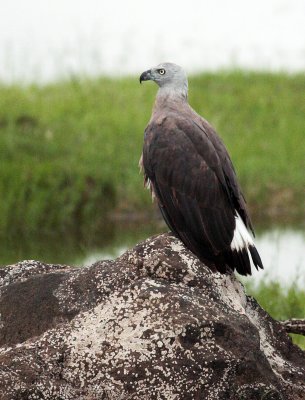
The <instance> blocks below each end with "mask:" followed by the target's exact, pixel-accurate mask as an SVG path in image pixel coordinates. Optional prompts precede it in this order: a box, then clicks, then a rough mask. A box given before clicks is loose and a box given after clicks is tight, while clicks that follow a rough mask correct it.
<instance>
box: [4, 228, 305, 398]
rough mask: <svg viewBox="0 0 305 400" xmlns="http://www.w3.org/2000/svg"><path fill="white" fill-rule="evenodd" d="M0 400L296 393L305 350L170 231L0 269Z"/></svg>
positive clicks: (304, 377) (301, 388)
mask: <svg viewBox="0 0 305 400" xmlns="http://www.w3.org/2000/svg"><path fill="white" fill-rule="evenodd" d="M0 285H1V286H0V288H1V292H0V313H1V318H0V342H1V348H0V398H1V399H3V400H12V399H58V400H60V399H61V400H70V399H71V400H72V399H73V400H75V399H84V400H85V399H86V400H89V399H114V400H116V399H167V400H171V399H173V400H174V399H175V400H176V399H185V400H187V399H205V400H212V399H213V400H214V399H220V400H221V399H226V400H227V399H232V400H233V399H234V400H236V399H264V400H276V399H279V400H280V399H288V400H290V399H294V400H301V399H304V398H305V396H304V393H305V366H304V352H302V351H301V350H300V349H299V348H297V347H296V346H294V345H293V344H292V342H291V340H290V338H289V337H288V336H287V335H286V332H285V331H284V328H283V327H282V326H281V324H279V323H278V322H276V321H274V320H273V319H272V318H271V317H270V316H269V315H268V314H267V313H266V312H265V311H264V310H262V309H261V308H260V306H259V305H258V304H257V303H256V301H255V300H254V299H252V298H250V297H248V296H246V295H245V293H244V290H243V287H242V285H241V283H240V282H239V281H238V280H237V279H236V278H235V276H234V275H233V274H232V275H221V274H219V273H213V272H211V271H210V270H209V269H208V268H207V267H206V266H205V265H203V264H202V263H201V262H200V261H199V260H198V259H197V258H196V257H194V256H193V255H192V253H190V252H189V251H188V250H187V249H186V248H185V247H184V246H183V245H182V244H181V242H180V241H179V240H178V239H176V238H175V237H174V236H172V235H170V234H163V235H159V236H156V237H153V238H150V239H148V240H146V241H144V242H143V243H140V244H139V245H137V246H136V247H135V248H134V249H132V250H129V251H127V252H126V253H125V254H123V255H122V256H121V257H119V258H118V259H116V260H114V261H101V262H97V263H95V264H93V265H91V266H88V267H84V268H72V267H67V266H59V265H47V264H43V263H39V262H33V261H28V262H27V261H24V262H22V263H18V264H16V265H14V266H8V267H5V268H3V269H2V270H0Z"/></svg>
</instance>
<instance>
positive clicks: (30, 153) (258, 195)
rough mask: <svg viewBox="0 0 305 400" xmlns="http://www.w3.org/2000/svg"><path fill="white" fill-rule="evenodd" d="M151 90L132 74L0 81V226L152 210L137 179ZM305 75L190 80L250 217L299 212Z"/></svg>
mask: <svg viewBox="0 0 305 400" xmlns="http://www.w3.org/2000/svg"><path fill="white" fill-rule="evenodd" d="M155 93H156V87H155V86H154V85H150V84H147V85H146V87H145V88H143V87H140V86H139V85H138V82H137V79H136V78H134V79H132V78H125V79H120V80H113V79H106V78H100V79H73V80H70V81H66V82H58V83H53V84H49V85H45V86H35V85H31V86H17V85H12V86H10V85H9V86H6V85H1V86H0V132H1V135H0V148H1V155H2V156H1V174H0V188H1V189H0V190H1V203H0V217H1V219H0V232H1V233H2V234H5V235H13V234H16V233H17V234H18V235H19V234H27V235H28V234H35V233H38V234H41V233H47V232H50V231H56V232H61V233H65V232H71V230H72V231H78V232H79V233H82V232H84V231H86V232H88V230H90V231H91V232H93V233H94V232H97V231H99V230H100V228H101V226H102V225H103V224H104V222H105V218H109V217H114V216H126V218H127V219H128V218H129V217H130V216H131V215H133V214H134V212H135V211H136V212H139V211H143V212H147V210H148V209H149V210H150V209H151V208H152V205H151V200H150V197H149V195H148V193H147V192H145V191H144V190H143V183H142V178H141V177H139V170H138V161H139V157H140V154H141V148H142V142H143V130H144V128H145V126H146V124H147V121H148V120H149V117H150V112H151V108H152V104H153V100H154V96H155ZM304 93H305V76H304V75H302V74H300V75H285V74H270V73H245V72H241V71H238V72H231V73H217V74H212V73H210V74H202V75H198V76H194V77H191V78H190V103H191V104H192V106H193V107H194V108H195V109H196V111H197V112H199V113H200V114H201V115H204V116H205V117H206V118H207V119H208V120H209V121H210V122H211V123H212V124H213V125H214V126H215V127H216V129H217V131H218V132H220V134H221V136H222V138H223V140H224V142H225V144H226V146H227V147H228V150H229V153H230V154H231V157H232V159H233V162H234V165H235V167H236V170H237V173H238V176H239V179H240V182H241V185H242V188H243V190H244V192H245V194H246V197H247V200H248V203H249V206H250V208H251V209H252V213H255V216H256V219H261V220H263V219H266V218H269V219H270V218H275V219H277V221H281V222H286V221H297V220H298V219H299V218H300V216H301V215H304V208H305V204H304V202H303V201H302V196H303V190H304V187H305V175H304V148H303V146H301V145H300V144H301V143H302V142H303V143H304V114H305V103H304Z"/></svg>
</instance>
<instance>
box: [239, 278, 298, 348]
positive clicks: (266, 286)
mask: <svg viewBox="0 0 305 400" xmlns="http://www.w3.org/2000/svg"><path fill="white" fill-rule="evenodd" d="M246 288H247V293H248V294H250V295H252V296H253V297H254V298H255V299H256V300H257V301H258V303H259V304H260V305H261V307H262V308H263V309H264V310H266V311H267V312H268V313H269V314H270V315H271V316H272V317H273V318H274V319H276V320H278V321H280V320H282V321H284V320H287V319H291V318H300V319H304V318H305V290H304V289H301V288H300V287H299V286H298V285H296V284H294V283H293V284H291V285H290V286H289V287H283V286H282V285H281V284H280V283H279V282H272V281H270V280H267V281H266V282H264V281H262V282H260V284H259V285H258V286H255V285H251V284H249V283H246ZM290 336H291V337H292V340H293V342H294V343H295V344H297V345H299V346H300V347H301V348H302V349H304V350H305V337H304V336H301V335H295V334H291V335H290Z"/></svg>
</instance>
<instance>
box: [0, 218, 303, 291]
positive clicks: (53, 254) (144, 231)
mask: <svg viewBox="0 0 305 400" xmlns="http://www.w3.org/2000/svg"><path fill="white" fill-rule="evenodd" d="M166 231H167V228H166V227H165V225H164V224H163V223H161V222H160V223H157V224H156V223H153V224H151V225H148V224H144V223H143V224H141V223H140V224H137V225H130V226H128V227H125V228H124V229H122V228H121V227H120V226H115V225H111V226H105V229H104V231H103V232H101V233H100V234H99V235H97V236H95V237H94V238H86V240H85V239H84V238H83V239H80V238H78V237H74V236H73V235H72V234H71V235H65V237H60V236H58V237H53V238H45V239H43V238H42V237H39V238H37V240H36V239H35V238H28V239H23V240H20V239H19V240H18V241H17V240H14V239H12V240H11V241H8V242H7V243H3V241H2V249H3V250H4V249H5V251H2V254H1V256H0V257H1V258H0V263H1V264H2V265H5V264H11V263H14V262H17V261H20V260H22V259H36V260H40V261H45V262H49V263H60V264H69V265H76V266H85V265H90V264H92V263H93V262H95V261H99V260H104V259H114V258H116V257H118V256H119V255H121V254H122V253H123V252H124V251H126V250H127V249H128V248H132V247H133V246H134V245H136V244H137V243H139V242H140V241H142V240H144V239H146V238H148V237H150V236H152V235H154V234H156V233H162V232H166ZM257 231H258V232H259V233H258V234H257V237H256V245H257V248H258V250H259V252H260V255H261V257H262V260H263V263H264V266H265V269H264V270H263V271H261V270H260V271H258V272H257V271H256V270H254V274H253V277H252V278H250V279H253V280H254V281H255V282H257V283H258V282H260V281H261V280H262V279H264V280H279V281H280V282H282V283H283V284H285V285H288V284H290V283H292V282H295V283H296V284H298V285H299V286H300V287H303V288H304V287H305V257H304V255H305V251H304V250H305V231H304V230H301V229H296V228H286V229H283V228H278V227H277V228H274V227H273V228H270V229H268V230H262V231H261V230H259V229H257ZM247 279H249V278H247Z"/></svg>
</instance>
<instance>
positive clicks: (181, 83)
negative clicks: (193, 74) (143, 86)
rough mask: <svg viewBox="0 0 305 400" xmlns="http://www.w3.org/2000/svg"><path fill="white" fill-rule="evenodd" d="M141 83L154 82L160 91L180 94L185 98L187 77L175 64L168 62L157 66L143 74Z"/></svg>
mask: <svg viewBox="0 0 305 400" xmlns="http://www.w3.org/2000/svg"><path fill="white" fill-rule="evenodd" d="M142 81H154V82H156V84H157V85H158V86H159V87H160V89H162V91H166V92H176V93H181V94H182V95H183V96H184V97H187V90H188V83H187V76H186V73H185V71H184V70H183V69H182V68H181V67H180V66H179V65H177V64H173V63H169V62H165V63H162V64H159V65H157V66H156V67H153V68H151V69H149V70H147V71H145V72H143V73H142V74H141V76H140V83H141V82H142Z"/></svg>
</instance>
